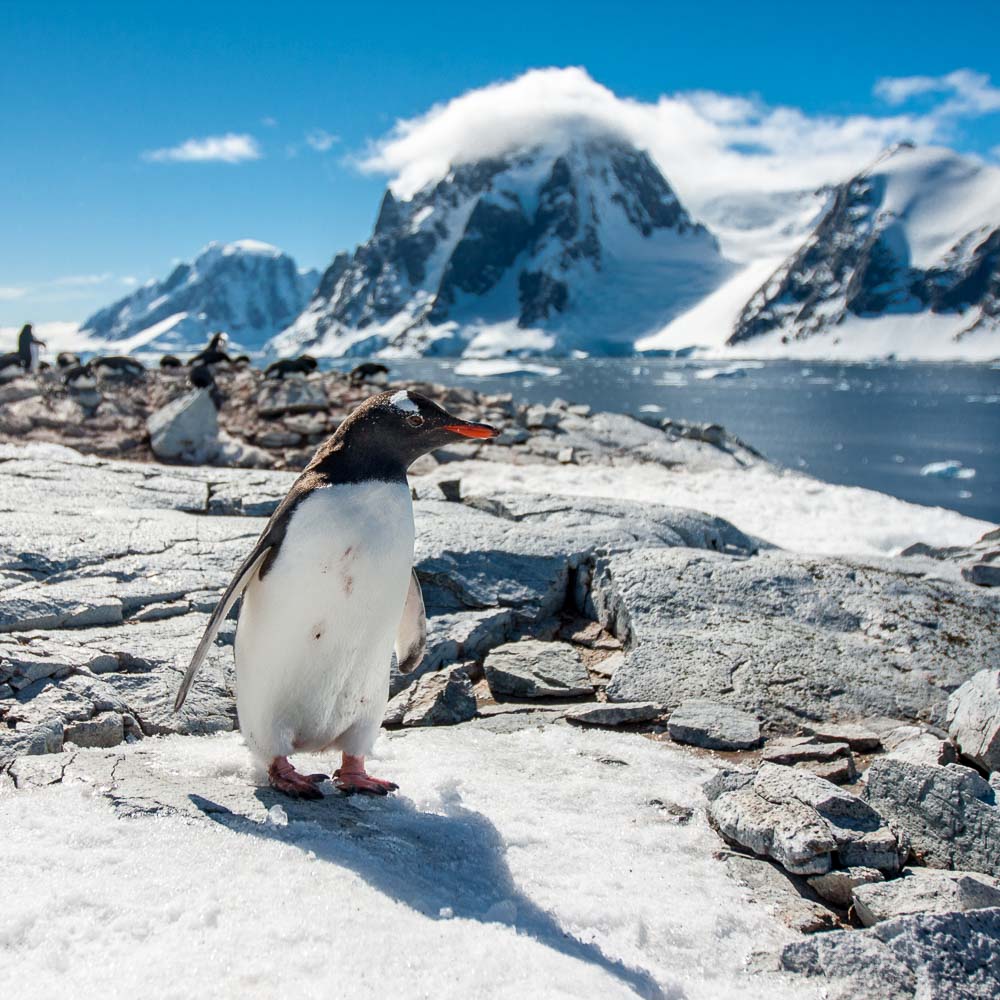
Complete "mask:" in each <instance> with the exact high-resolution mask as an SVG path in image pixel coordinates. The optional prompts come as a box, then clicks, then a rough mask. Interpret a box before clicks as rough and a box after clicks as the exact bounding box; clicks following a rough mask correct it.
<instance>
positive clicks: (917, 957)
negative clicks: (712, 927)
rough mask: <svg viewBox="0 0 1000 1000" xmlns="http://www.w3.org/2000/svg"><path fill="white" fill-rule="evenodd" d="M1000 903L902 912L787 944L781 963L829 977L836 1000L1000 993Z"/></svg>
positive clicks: (972, 998) (965, 998)
mask: <svg viewBox="0 0 1000 1000" xmlns="http://www.w3.org/2000/svg"><path fill="white" fill-rule="evenodd" d="M998 939H1000V908H996V907H994V908H991V909H988V910H973V911H971V912H968V913H931V914H920V915H918V916H912V917H897V918H896V919H895V920H887V921H885V922H884V923H880V924H876V925H875V926H874V927H872V928H870V929H868V930H865V931H837V932H834V933H832V934H819V935H817V936H815V937H811V938H809V939H807V940H805V941H797V942H795V943H794V944H790V945H787V946H786V947H785V949H784V950H783V951H782V953H781V959H780V964H781V968H782V969H784V970H785V971H788V972H794V973H798V974H799V975H802V976H806V977H810V978H818V979H820V980H822V985H823V988H824V992H825V995H826V996H827V997H829V998H830V1000H856V998H857V997H862V996H870V995H871V989H872V984H873V983H877V984H878V997H879V1000H925V998H933V1000H938V998H941V1000H944V998H949V1000H950V998H954V1000H988V998H991V997H995V996H997V994H998V993H1000V949H998V948H997V946H996V943H997V940H998Z"/></svg>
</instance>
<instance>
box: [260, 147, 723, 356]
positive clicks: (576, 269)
mask: <svg viewBox="0 0 1000 1000" xmlns="http://www.w3.org/2000/svg"><path fill="white" fill-rule="evenodd" d="M732 269H733V268H732V265H731V264H730V263H729V262H728V261H727V260H726V259H725V258H724V257H723V255H722V254H721V253H720V251H719V246H718V243H717V241H716V240H715V238H714V237H713V235H712V234H711V233H710V232H709V231H708V230H707V229H706V228H705V227H704V226H702V225H699V224H698V223H696V222H695V221H694V220H692V218H691V217H690V216H689V215H688V213H687V211H686V210H685V209H684V207H683V205H681V203H680V201H679V200H678V198H677V196H676V195H675V194H674V192H673V190H672V189H671V188H670V185H669V184H668V183H667V181H666V180H665V179H664V177H663V175H662V174H661V173H660V171H659V170H658V169H657V167H656V166H655V165H654V163H653V161H652V160H651V159H650V158H649V156H648V155H647V154H646V153H645V152H642V151H640V150H638V149H636V148H634V147H632V146H630V145H628V144H626V143H625V142H623V141H621V140H618V139H610V138H607V139H596V138H591V139H586V140H578V141H576V142H573V143H570V144H568V145H567V146H566V147H565V148H562V149H558V150H553V149H538V148H536V149H532V150H526V151H520V152H516V153H510V154H508V155H506V156H503V157H498V158H492V159H483V160H480V161H477V162H474V163H467V164H462V165H459V166H456V167H454V168H453V169H452V170H451V171H450V172H449V173H448V175H447V176H446V177H445V178H443V179H442V180H440V181H438V182H436V183H433V184H430V185H428V186H427V187H425V188H423V189H422V190H420V191H418V192H417V193H416V194H415V195H414V196H413V197H412V198H410V199H408V200H400V199H397V198H396V197H395V196H394V195H393V193H392V191H391V190H388V191H386V193H385V196H384V197H383V199H382V205H381V208H380V210H379V213H378V218H377V221H376V223H375V229H374V232H373V233H372V236H371V238H370V239H369V240H368V241H367V242H366V243H364V244H362V245H361V246H359V247H358V248H357V250H356V251H355V252H354V254H353V255H352V256H349V255H348V254H339V255H338V256H337V257H336V258H335V259H334V261H333V263H332V264H331V265H330V267H329V268H328V269H327V271H326V273H325V274H324V275H323V277H322V279H321V281H320V283H319V286H318V288H317V289H316V293H315V295H314V296H313V299H312V301H311V302H310V303H309V305H308V307H307V309H306V310H305V312H304V313H303V314H302V315H301V316H300V317H299V318H298V319H297V320H296V321H295V323H294V324H293V325H292V326H290V327H289V329H288V330H287V331H285V332H284V333H283V334H281V335H280V336H279V337H277V338H276V339H275V340H274V341H273V342H272V345H271V346H272V347H273V348H274V349H275V350H278V351H280V352H291V351H296V350H303V349H308V350H309V351H310V352H312V353H314V354H329V355H344V354H351V355H362V354H374V353H382V354H448V355H459V354H465V355H473V356H476V355H498V354H532V353H547V354H568V353H570V352H572V351H582V352H585V353H588V354H617V353H630V352H631V351H632V349H633V345H634V343H635V341H636V339H637V338H639V337H640V336H642V335H643V334H646V333H649V332H650V331H651V330H655V329H658V328H660V327H662V325H663V324H664V323H665V322H668V321H669V319H670V318H671V317H672V316H674V315H676V314H678V313H680V312H682V311H683V310H685V309H686V308H688V307H689V306H690V305H691V304H692V303H694V302H696V301H697V300H698V299H699V298H701V297H702V296H704V295H705V294H706V293H708V292H709V291H710V290H711V289H712V288H714V287H715V286H716V285H718V284H719V282H720V281H722V280H723V279H724V277H725V276H726V275H727V274H728V273H729V272H730V271H731V270H732Z"/></svg>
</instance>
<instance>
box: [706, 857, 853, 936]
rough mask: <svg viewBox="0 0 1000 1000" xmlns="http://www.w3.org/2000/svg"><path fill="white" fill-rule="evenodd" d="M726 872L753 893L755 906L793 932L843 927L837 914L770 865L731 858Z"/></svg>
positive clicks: (807, 932)
mask: <svg viewBox="0 0 1000 1000" xmlns="http://www.w3.org/2000/svg"><path fill="white" fill-rule="evenodd" d="M726 870H727V871H728V872H729V876H730V878H732V879H733V881H735V882H738V883H739V884H740V885H745V886H747V887H748V888H749V889H750V891H751V894H752V896H753V899H754V902H755V903H760V904H761V905H763V906H764V907H766V908H767V909H768V911H770V912H771V913H773V914H774V916H776V917H777V918H778V919H779V920H780V921H781V922H782V923H783V924H785V925H786V926H788V927H791V928H792V929H793V930H796V931H799V932H801V933H803V934H812V933H814V932H816V931H826V930H832V929H833V928H835V927H837V926H839V921H838V920H837V917H836V916H835V915H834V914H833V913H831V912H830V911H829V910H828V909H827V908H826V907H825V906H823V905H822V904H821V903H818V902H816V901H815V900H812V899H808V898H807V897H806V896H804V895H803V894H802V890H801V889H800V888H799V886H798V885H797V884H796V883H795V881H794V880H793V879H791V878H790V877H789V876H788V875H786V874H785V873H784V872H783V871H782V870H781V869H780V868H778V867H777V865H774V864H772V863H771V862H770V861H764V860H762V859H761V858H753V857H748V856H747V855H746V854H727V855H726Z"/></svg>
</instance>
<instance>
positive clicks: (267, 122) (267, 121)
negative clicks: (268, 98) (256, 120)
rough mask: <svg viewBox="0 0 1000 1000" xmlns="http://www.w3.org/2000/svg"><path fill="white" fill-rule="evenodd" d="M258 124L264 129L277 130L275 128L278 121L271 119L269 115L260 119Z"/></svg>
mask: <svg viewBox="0 0 1000 1000" xmlns="http://www.w3.org/2000/svg"><path fill="white" fill-rule="evenodd" d="M260 123H261V125H263V126H264V127H265V128H277V126H278V119H277V118H272V117H271V116H270V115H267V116H266V117H264V118H261V120H260Z"/></svg>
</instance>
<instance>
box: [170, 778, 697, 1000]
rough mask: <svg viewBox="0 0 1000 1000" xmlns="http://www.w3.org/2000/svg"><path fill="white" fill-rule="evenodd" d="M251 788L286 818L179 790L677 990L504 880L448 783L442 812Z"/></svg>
mask: <svg viewBox="0 0 1000 1000" xmlns="http://www.w3.org/2000/svg"><path fill="white" fill-rule="evenodd" d="M255 794H256V797H257V799H258V800H259V801H260V802H261V804H262V805H263V806H264V807H265V809H270V808H271V807H272V806H275V805H280V806H281V807H282V809H284V811H285V813H286V815H287V817H288V825H287V826H279V825H276V824H273V823H271V822H268V821H266V820H265V821H263V822H258V821H257V820H253V819H250V818H249V817H247V816H243V815H241V814H239V813H236V812H233V811H232V810H231V809H229V808H228V807H226V806H224V805H220V804H219V803H216V802H212V801H211V800H209V799H206V798H203V797H202V796H200V795H194V794H191V795H189V796H188V797H189V799H190V801H191V802H192V803H193V804H194V805H195V806H196V807H197V808H198V809H199V810H200V811H201V812H202V813H204V814H205V816H207V817H208V818H209V819H211V820H213V821H214V822H216V823H219V824H221V825H222V826H225V827H227V828H228V829H230V830H233V831H234V832H238V833H248V834H251V835H252V836H256V837H265V838H268V839H271V840H277V841H280V842H281V843H285V844H289V845H291V846H293V847H297V848H299V849H300V850H303V851H312V852H313V854H314V855H315V856H316V858H317V859H319V860H322V861H327V862H329V863H331V864H334V865H337V866H338V867H340V868H347V869H349V870H351V871H353V872H355V873H356V874H357V875H359V876H360V877H361V878H363V879H364V880H365V882H367V883H368V885H370V886H371V887H372V888H373V889H377V890H378V891H379V892H381V893H384V894H385V895H386V896H388V897H389V898H390V899H393V900H395V901H396V902H398V903H403V904H405V905H406V906H409V907H410V908H411V909H413V910H416V911H417V912H418V913H421V914H423V915H424V916H426V917H430V918H432V919H435V920H438V919H449V918H451V917H463V918H465V919H467V920H478V921H480V922H482V923H487V924H491V923H499V924H506V925H507V926H508V927H511V928H513V929H514V930H515V931H517V933H519V934H525V935H527V936H528V937H531V938H534V939H535V940H536V941H538V943H539V944H542V945H545V946H546V947H548V948H551V949H552V950H553V951H557V952H560V953H561V954H563V955H567V956H569V957H571V958H575V959H578V960H579V961H582V962H587V963H589V964H591V965H594V966H597V967H598V968H600V969H603V970H604V971H605V972H607V973H609V974H610V975H612V976H614V977H615V978H616V979H618V980H619V981H620V982H622V983H624V984H625V985H626V986H628V987H629V988H630V989H631V990H633V991H634V992H635V993H636V994H637V995H638V996H640V997H644V998H651V1000H653V998H655V1000H683V997H684V992H683V990H681V989H679V988H677V987H673V988H671V989H669V990H668V991H666V992H665V991H664V990H663V989H662V988H661V987H660V986H659V985H658V984H657V982H656V981H655V980H654V979H653V977H652V976H651V975H650V974H649V973H648V972H645V971H644V970H642V969H635V968H630V967H629V966H626V965H625V964H624V963H623V962H621V961H619V960H617V959H613V958H608V956H606V955H605V954H604V953H603V952H602V951H601V949H600V948H599V947H598V946H597V945H596V944H592V943H589V942H586V941H581V940H580V939H579V938H576V937H574V936H573V935H572V934H570V933H569V932H567V931H565V930H563V928H562V927H560V926H559V923H558V922H557V921H556V919H555V918H554V917H553V916H552V915H551V914H550V913H547V912H546V911H545V910H543V909H541V908H540V907H539V906H537V905H536V904H535V903H533V902H532V901H531V900H530V899H529V898H528V897H527V896H525V895H524V893H522V892H521V891H520V890H519V889H518V887H517V885H516V884H515V883H514V879H513V877H512V875H511V872H510V869H509V868H508V866H507V862H506V859H505V853H506V850H505V848H504V845H503V841H502V840H501V838H500V834H499V832H498V831H497V829H496V827H495V826H494V825H493V824H492V823H491V822H490V821H489V820H488V819H487V818H486V817H485V816H483V815H482V814H481V813H477V812H475V811H473V810H471V809H467V808H465V807H464V806H463V805H462V803H461V798H460V796H459V794H458V792H457V791H453V792H452V793H450V795H447V796H445V801H444V810H445V811H444V814H440V813H432V812H422V811H421V810H419V809H418V808H417V807H416V806H415V805H414V804H413V802H412V801H410V800H409V799H407V798H404V797H391V798H388V799H377V800H375V799H363V800H361V801H360V803H359V802H358V801H357V800H356V799H355V797H353V796H351V797H348V796H343V795H340V794H337V795H328V796H326V797H324V798H323V799H322V801H319V802H307V801H303V800H296V799H289V798H287V797H286V796H284V795H280V794H277V793H276V792H274V791H272V790H271V789H270V788H259V789H257V791H256V793H255Z"/></svg>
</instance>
